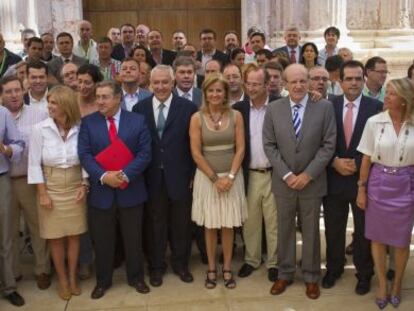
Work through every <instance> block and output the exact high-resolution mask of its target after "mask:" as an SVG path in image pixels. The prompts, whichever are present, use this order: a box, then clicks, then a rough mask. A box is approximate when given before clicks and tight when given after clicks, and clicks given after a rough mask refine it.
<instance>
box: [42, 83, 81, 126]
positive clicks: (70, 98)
mask: <svg viewBox="0 0 414 311" xmlns="http://www.w3.org/2000/svg"><path fill="white" fill-rule="evenodd" d="M51 96H54V97H55V98H54V99H55V101H56V104H57V105H58V106H59V108H60V109H61V110H62V111H63V113H64V114H65V115H66V124H65V126H66V127H67V128H68V129H69V128H71V127H73V126H74V125H76V124H77V123H79V121H80V119H81V114H80V110H79V105H78V100H77V96H76V93H75V92H74V91H73V90H72V89H71V88H69V87H67V86H65V85H57V86H55V87H53V88H52V89H51V90H50V91H49V92H48V93H47V100H48V101H49V99H50V97H51Z"/></svg>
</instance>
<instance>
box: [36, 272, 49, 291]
mask: <svg viewBox="0 0 414 311" xmlns="http://www.w3.org/2000/svg"><path fill="white" fill-rule="evenodd" d="M36 283H37V287H39V289H48V288H49V287H50V284H51V280H50V275H49V274H46V273H41V274H39V275H36Z"/></svg>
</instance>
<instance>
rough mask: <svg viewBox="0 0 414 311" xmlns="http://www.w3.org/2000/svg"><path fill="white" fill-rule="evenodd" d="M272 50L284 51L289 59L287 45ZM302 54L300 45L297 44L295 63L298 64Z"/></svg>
mask: <svg viewBox="0 0 414 311" xmlns="http://www.w3.org/2000/svg"><path fill="white" fill-rule="evenodd" d="M274 51H283V52H285V53H286V55H287V57H288V60H289V59H290V54H289V49H288V47H287V45H285V46H282V47H280V48H277V49H275V50H274ZM301 55H302V47H301V46H300V45H299V54H298V55H295V57H296V63H297V64H299V63H300V56H301Z"/></svg>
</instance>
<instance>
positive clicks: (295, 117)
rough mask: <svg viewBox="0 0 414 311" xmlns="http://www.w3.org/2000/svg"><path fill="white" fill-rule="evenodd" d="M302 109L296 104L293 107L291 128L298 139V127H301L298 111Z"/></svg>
mask: <svg viewBox="0 0 414 311" xmlns="http://www.w3.org/2000/svg"><path fill="white" fill-rule="evenodd" d="M301 107H302V105H301V104H296V105H294V106H293V128H294V130H295V136H296V138H298V137H299V131H300V127H301V125H302V120H301V119H300V116H299V109H300V108H301Z"/></svg>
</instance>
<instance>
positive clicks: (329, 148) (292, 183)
mask: <svg viewBox="0 0 414 311" xmlns="http://www.w3.org/2000/svg"><path fill="white" fill-rule="evenodd" d="M283 77H284V80H285V84H286V88H287V90H288V91H289V97H285V98H282V99H279V100H277V101H275V102H272V103H270V104H269V107H268V109H267V111H266V115H265V120H264V124H263V145H264V151H265V153H266V156H267V158H268V159H269V161H270V163H271V164H272V166H273V175H272V190H273V193H274V195H275V198H276V205H277V228H278V229H277V235H278V245H277V258H278V264H279V278H278V280H277V281H276V282H275V283H274V284H273V287H272V289H271V291H270V292H271V294H273V295H279V294H282V293H283V292H284V291H285V290H286V287H287V286H288V285H290V284H291V283H292V282H293V278H294V274H295V270H296V232H295V219H296V214H298V216H299V218H300V220H301V224H302V241H303V243H302V274H303V279H304V281H305V284H306V296H308V298H310V299H317V298H318V297H319V295H320V290H319V285H318V281H319V277H320V260H321V258H320V234H319V215H320V207H321V204H322V197H323V196H324V195H326V191H327V186H326V171H325V170H326V166H327V165H328V164H329V162H330V160H331V159H332V156H333V154H334V151H335V143H336V124H335V114H334V110H333V107H332V103H330V102H329V101H327V100H324V99H322V100H320V101H313V100H312V99H311V98H310V97H309V95H308V86H309V81H308V70H307V69H306V68H305V67H304V66H303V65H299V64H292V65H289V66H288V67H287V68H286V70H285V71H284V72H283Z"/></svg>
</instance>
